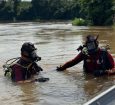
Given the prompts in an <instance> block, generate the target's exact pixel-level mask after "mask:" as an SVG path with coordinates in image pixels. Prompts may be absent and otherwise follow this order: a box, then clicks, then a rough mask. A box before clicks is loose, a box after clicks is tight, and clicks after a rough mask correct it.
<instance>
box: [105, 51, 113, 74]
mask: <svg viewBox="0 0 115 105" xmlns="http://www.w3.org/2000/svg"><path fill="white" fill-rule="evenodd" d="M108 58H109V61H110V63H111V68H110V69H109V70H106V72H107V74H108V75H112V74H115V62H114V59H113V57H112V56H111V54H109V53H108Z"/></svg>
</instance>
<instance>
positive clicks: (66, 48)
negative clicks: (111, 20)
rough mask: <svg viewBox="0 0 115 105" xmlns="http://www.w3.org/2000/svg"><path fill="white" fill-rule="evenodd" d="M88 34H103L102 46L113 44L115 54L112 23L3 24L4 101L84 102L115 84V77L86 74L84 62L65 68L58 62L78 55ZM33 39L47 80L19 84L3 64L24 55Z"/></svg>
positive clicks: (9, 104)
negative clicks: (25, 45)
mask: <svg viewBox="0 0 115 105" xmlns="http://www.w3.org/2000/svg"><path fill="white" fill-rule="evenodd" d="M87 34H94V35H98V34H99V42H100V46H104V45H105V44H109V45H110V48H111V50H110V52H111V54H112V55H113V56H115V29H114V28H112V27H77V26H72V25H71V24H70V23H63V22H58V23H53V22H52V23H50V22H46V23H32V22H28V23H7V24H6V23H5V24H0V105H83V103H85V102H87V101H88V100H90V99H91V98H93V97H94V96H96V95H97V94H99V93H101V92H102V91H104V90H106V89H107V88H109V87H110V86H112V85H114V79H115V77H114V76H112V77H108V76H105V77H100V78H94V77H93V76H91V75H84V74H83V72H82V71H83V70H82V62H81V63H79V64H78V65H76V66H74V67H72V68H69V69H68V70H67V71H65V72H56V71H55V68H56V66H58V65H61V64H63V63H64V62H66V61H68V60H70V59H72V58H74V57H75V56H76V55H77V54H78V53H79V52H78V51H77V50H76V49H77V48H78V46H79V45H81V44H82V43H83V42H84V37H85V36H86V35H87ZM28 41H30V42H33V43H35V46H36V47H37V49H38V54H39V56H41V57H42V60H41V61H40V62H38V64H39V65H40V66H41V67H42V68H43V69H44V72H43V73H42V75H43V76H45V77H49V78H50V81H48V82H46V83H27V84H21V85H17V84H15V83H12V82H11V81H10V80H8V79H6V78H5V77H4V76H3V70H2V65H3V64H4V62H5V61H6V60H8V59H10V58H14V57H18V56H20V48H21V45H22V44H23V43H24V42H28Z"/></svg>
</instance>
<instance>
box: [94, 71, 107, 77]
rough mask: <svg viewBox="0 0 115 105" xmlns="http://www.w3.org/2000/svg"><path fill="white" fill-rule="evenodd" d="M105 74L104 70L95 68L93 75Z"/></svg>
mask: <svg viewBox="0 0 115 105" xmlns="http://www.w3.org/2000/svg"><path fill="white" fill-rule="evenodd" d="M105 74H106V70H95V71H94V76H96V77H100V76H103V75H105Z"/></svg>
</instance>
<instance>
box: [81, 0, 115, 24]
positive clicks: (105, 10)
mask: <svg viewBox="0 0 115 105" xmlns="http://www.w3.org/2000/svg"><path fill="white" fill-rule="evenodd" d="M80 4H81V10H82V12H83V13H84V14H85V15H86V17H85V18H86V19H88V20H91V22H92V24H93V25H111V24H113V21H112V17H113V10H112V7H113V0H80Z"/></svg>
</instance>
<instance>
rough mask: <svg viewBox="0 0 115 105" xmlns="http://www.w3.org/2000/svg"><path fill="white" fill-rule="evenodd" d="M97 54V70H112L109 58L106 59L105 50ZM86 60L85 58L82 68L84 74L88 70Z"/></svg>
mask: <svg viewBox="0 0 115 105" xmlns="http://www.w3.org/2000/svg"><path fill="white" fill-rule="evenodd" d="M99 54H100V55H99V62H100V66H99V70H108V69H111V68H112V64H111V62H110V60H109V57H108V51H107V50H105V49H100V53H99ZM86 60H87V57H85V59H84V66H83V68H84V71H85V72H89V71H88V68H87V61H86ZM94 60H95V59H94ZM95 62H96V61H95ZM93 71H95V70H93Z"/></svg>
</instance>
